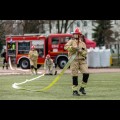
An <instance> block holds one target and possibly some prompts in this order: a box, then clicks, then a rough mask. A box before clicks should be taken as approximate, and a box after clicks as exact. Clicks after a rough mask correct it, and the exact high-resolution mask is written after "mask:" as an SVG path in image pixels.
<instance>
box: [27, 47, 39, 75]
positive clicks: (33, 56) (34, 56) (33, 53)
mask: <svg viewBox="0 0 120 120" xmlns="http://www.w3.org/2000/svg"><path fill="white" fill-rule="evenodd" d="M28 57H29V59H30V68H31V72H32V74H34V71H35V74H36V75H37V60H38V52H37V50H35V46H34V45H32V46H31V50H30V51H29V55H28Z"/></svg>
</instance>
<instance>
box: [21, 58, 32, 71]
mask: <svg viewBox="0 0 120 120" xmlns="http://www.w3.org/2000/svg"><path fill="white" fill-rule="evenodd" d="M20 67H21V68H22V69H29V68H30V61H29V60H28V59H26V58H23V59H21V60H20Z"/></svg>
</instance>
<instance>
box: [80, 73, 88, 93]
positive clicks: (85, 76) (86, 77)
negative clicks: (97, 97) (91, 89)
mask: <svg viewBox="0 0 120 120" xmlns="http://www.w3.org/2000/svg"><path fill="white" fill-rule="evenodd" d="M88 78H89V74H88V73H83V80H82V85H81V87H80V89H79V91H80V92H81V93H82V94H83V95H86V92H85V86H86V84H87V82H88Z"/></svg>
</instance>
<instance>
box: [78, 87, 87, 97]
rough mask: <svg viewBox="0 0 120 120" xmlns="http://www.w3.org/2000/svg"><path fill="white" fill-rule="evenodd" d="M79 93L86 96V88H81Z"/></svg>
mask: <svg viewBox="0 0 120 120" xmlns="http://www.w3.org/2000/svg"><path fill="white" fill-rule="evenodd" d="M79 91H80V92H81V93H82V94H83V95H86V92H85V88H84V87H81V88H80V90H79Z"/></svg>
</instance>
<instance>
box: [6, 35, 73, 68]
mask: <svg viewBox="0 0 120 120" xmlns="http://www.w3.org/2000/svg"><path fill="white" fill-rule="evenodd" d="M71 37H72V35H71V34H50V35H48V36H45V35H40V34H25V35H11V36H6V48H7V52H6V56H7V58H8V57H11V60H12V62H13V63H15V64H17V66H18V67H21V68H23V69H28V68H30V61H29V58H28V53H29V51H30V48H31V46H32V45H34V46H35V47H36V49H37V51H38V53H39V57H38V67H40V66H41V65H42V64H44V60H45V57H46V55H47V54H50V56H51V58H52V59H53V60H54V62H55V64H56V65H58V66H59V67H60V68H63V67H64V66H65V64H66V63H67V61H68V58H67V51H65V50H64V45H65V43H66V42H67V41H68V40H69V39H70V38H71Z"/></svg>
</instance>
